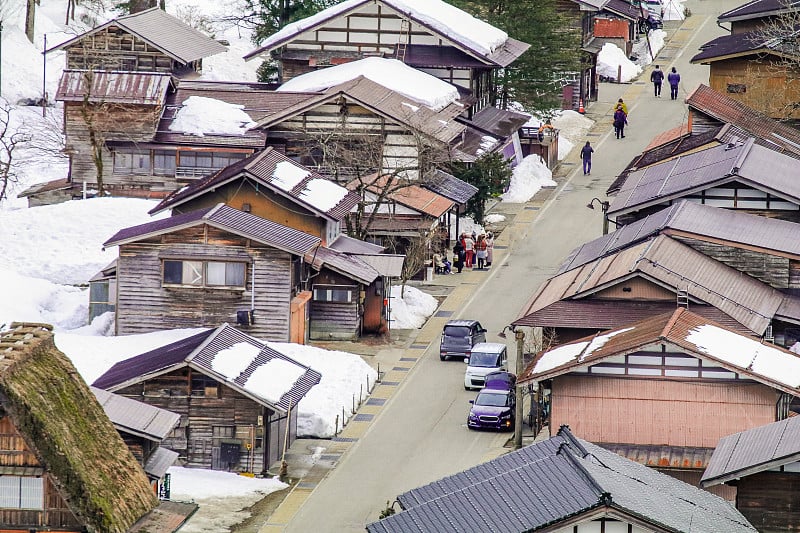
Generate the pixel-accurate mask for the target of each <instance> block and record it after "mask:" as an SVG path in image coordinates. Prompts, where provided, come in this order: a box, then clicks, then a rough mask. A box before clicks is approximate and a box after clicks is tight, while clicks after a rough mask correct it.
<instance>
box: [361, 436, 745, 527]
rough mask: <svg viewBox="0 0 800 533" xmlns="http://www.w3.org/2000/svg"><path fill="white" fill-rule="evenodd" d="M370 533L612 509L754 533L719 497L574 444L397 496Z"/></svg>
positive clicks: (526, 452) (550, 443)
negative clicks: (396, 508) (396, 509)
mask: <svg viewBox="0 0 800 533" xmlns="http://www.w3.org/2000/svg"><path fill="white" fill-rule="evenodd" d="M398 501H399V502H400V504H401V506H402V508H403V509H404V510H403V511H401V512H400V513H398V514H395V515H393V516H390V517H388V518H385V519H383V520H381V521H379V522H374V523H372V524H369V525H368V526H367V531H369V532H370V533H394V532H398V533H399V532H403V533H410V532H415V531H419V532H428V531H454V530H455V531H465V532H483V531H493V532H519V531H531V530H535V529H538V528H541V527H544V526H547V525H558V524H559V523H560V522H562V521H565V520H570V524H572V523H575V522H574V521H575V520H576V519H577V520H578V521H580V516H581V515H584V514H585V515H587V518H586V520H587V521H589V520H591V518H590V517H589V515H590V512H591V511H592V510H594V509H615V510H619V511H621V512H622V513H627V514H630V515H633V516H636V517H637V518H638V519H640V520H644V521H645V523H650V524H652V525H653V526H656V527H658V528H661V529H663V530H665V531H674V532H697V533H699V532H703V533H738V532H748V533H750V532H754V531H755V529H754V528H753V527H752V526H751V525H750V524H749V523H748V522H747V520H746V519H745V518H744V517H743V516H742V515H741V514H740V513H739V512H738V511H737V510H736V509H734V508H733V506H732V505H730V504H729V503H728V502H726V501H724V500H723V499H721V498H719V497H717V496H714V495H713V494H710V493H708V492H705V491H703V490H700V489H698V488H695V487H692V486H691V485H688V484H686V483H683V482H682V481H678V480H677V479H674V478H671V477H669V476H667V475H664V474H661V473H660V472H657V471H655V470H652V469H650V468H648V467H646V466H643V465H639V464H637V463H634V462H632V461H629V460H627V459H625V458H622V457H619V456H618V455H616V454H614V453H613V452H609V451H607V450H605V449H603V448H601V447H599V446H596V445H594V444H591V443H589V442H586V441H584V440H581V439H577V438H575V437H574V436H573V435H572V434H571V433H570V432H569V429H568V428H566V427H562V428H561V430H559V432H558V434H557V435H556V436H554V437H552V438H550V439H548V440H546V441H542V442H539V443H536V444H532V445H530V446H527V447H525V448H522V449H520V450H517V451H514V452H510V453H508V454H506V455H503V456H501V457H499V458H497V459H494V460H492V461H489V462H487V463H484V464H481V465H478V466H476V467H473V468H470V469H468V470H465V471H463V472H460V473H458V474H455V475H452V476H449V477H446V478H443V479H440V480H439V481H435V482H433V483H430V484H428V485H425V486H423V487H419V488H417V489H413V490H411V491H408V492H406V493H403V494H401V495H399V496H398Z"/></svg>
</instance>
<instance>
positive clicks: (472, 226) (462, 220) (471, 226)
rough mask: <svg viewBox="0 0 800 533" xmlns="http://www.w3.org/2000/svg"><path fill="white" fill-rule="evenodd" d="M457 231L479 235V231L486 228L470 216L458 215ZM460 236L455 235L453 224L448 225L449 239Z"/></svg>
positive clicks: (482, 231)
mask: <svg viewBox="0 0 800 533" xmlns="http://www.w3.org/2000/svg"><path fill="white" fill-rule="evenodd" d="M458 231H459V233H466V234H468V235H471V234H472V233H475V235H480V234H481V233H486V230H485V229H484V227H483V226H481V225H480V224H478V223H477V222H475V220H474V219H473V218H472V217H458ZM459 237H461V235H460V234H459V235H456V226H455V224H451V225H450V239H451V240H455V239H457V238H459Z"/></svg>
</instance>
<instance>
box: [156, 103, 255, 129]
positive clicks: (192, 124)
mask: <svg viewBox="0 0 800 533" xmlns="http://www.w3.org/2000/svg"><path fill="white" fill-rule="evenodd" d="M255 125H256V123H255V122H253V120H252V119H251V118H250V115H248V114H247V113H245V112H244V106H243V105H237V104H229V103H228V102H223V101H222V100H217V99H216V98H207V97H205V96H190V97H189V98H187V99H186V100H184V101H183V104H182V107H181V108H180V109H179V110H178V113H177V114H176V115H175V120H173V121H172V124H170V125H169V129H170V131H178V132H183V133H186V134H190V135H197V136H198V137H203V135H204V134H206V133H209V134H212V133H216V134H218V135H244V134H245V132H246V131H247V130H248V129H250V128H252V127H253V126H255Z"/></svg>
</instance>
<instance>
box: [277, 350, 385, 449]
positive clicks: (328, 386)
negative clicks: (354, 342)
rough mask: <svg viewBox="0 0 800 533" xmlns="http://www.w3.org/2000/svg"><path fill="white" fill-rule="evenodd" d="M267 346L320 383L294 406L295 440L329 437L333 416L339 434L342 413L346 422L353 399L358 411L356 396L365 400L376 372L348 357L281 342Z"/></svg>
mask: <svg viewBox="0 0 800 533" xmlns="http://www.w3.org/2000/svg"><path fill="white" fill-rule="evenodd" d="M268 346H269V347H270V348H272V349H273V350H276V351H278V352H280V353H282V354H284V355H287V356H289V357H291V358H292V359H294V360H295V361H297V362H298V363H300V364H303V365H306V366H308V367H311V368H313V369H314V370H316V371H317V372H319V373H320V374H322V380H321V381H320V382H319V383H318V384H317V385H315V386H313V387H312V388H311V390H310V391H309V392H308V394H306V395H305V396H304V397H303V399H302V400H300V403H299V404H298V411H297V436H298V437H319V438H327V437H333V436H334V434H335V429H336V417H337V415H338V417H339V422H338V424H339V430H341V429H342V410H344V416H345V417H346V418H348V419H349V418H350V417H351V416H352V414H353V412H352V407H353V398H355V403H356V407H358V405H359V403H360V402H359V394H361V399H362V400H366V398H367V395H368V391H370V390H372V387H373V385H374V384H375V381H376V380H377V379H378V372H377V371H375V370H374V369H373V368H372V367H370V366H369V365H368V364H367V363H365V362H364V360H363V359H361V357H359V356H358V355H354V354H352V353H348V352H340V351H336V350H324V349H322V348H315V347H313V346H305V345H302V344H290V343H285V342H270V343H268Z"/></svg>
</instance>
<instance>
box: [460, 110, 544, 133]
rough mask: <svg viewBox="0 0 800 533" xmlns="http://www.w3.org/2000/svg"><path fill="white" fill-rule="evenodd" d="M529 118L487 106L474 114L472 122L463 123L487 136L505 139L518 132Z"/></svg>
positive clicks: (521, 114) (514, 112)
mask: <svg viewBox="0 0 800 533" xmlns="http://www.w3.org/2000/svg"><path fill="white" fill-rule="evenodd" d="M530 118H531V117H530V115H527V114H523V113H517V112H516V111H509V110H507V109H498V108H496V107H492V106H488V107H484V108H483V109H481V110H480V111H478V112H477V113H475V115H473V117H472V120H465V121H464V123H465V124H468V125H470V126H473V127H475V128H477V129H478V130H480V131H482V132H485V133H487V134H489V135H493V136H496V137H500V138H501V139H507V138H508V137H511V135H513V134H514V133H516V132H517V131H519V129H520V128H521V127H522V126H523V124H525V123H526V122H528V120H529V119H530Z"/></svg>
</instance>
